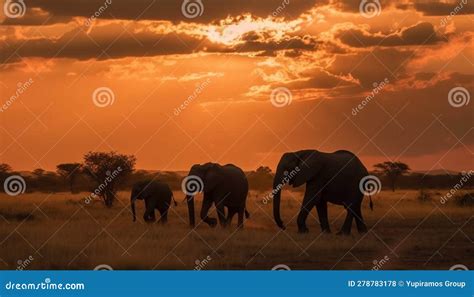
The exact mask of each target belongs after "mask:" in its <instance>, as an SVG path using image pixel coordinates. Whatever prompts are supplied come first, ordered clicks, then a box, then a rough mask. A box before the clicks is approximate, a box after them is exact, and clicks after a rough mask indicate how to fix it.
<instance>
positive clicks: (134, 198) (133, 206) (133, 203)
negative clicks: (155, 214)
mask: <svg viewBox="0 0 474 297" xmlns="http://www.w3.org/2000/svg"><path fill="white" fill-rule="evenodd" d="M135 200H136V197H135V195H134V193H133V191H132V196H131V197H130V207H131V208H132V216H133V221H134V222H135V221H136V220H137V218H136V215H135Z"/></svg>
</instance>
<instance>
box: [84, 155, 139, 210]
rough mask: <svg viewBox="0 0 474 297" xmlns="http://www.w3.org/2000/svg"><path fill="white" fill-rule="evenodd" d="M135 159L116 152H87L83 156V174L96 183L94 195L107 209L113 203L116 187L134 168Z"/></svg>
mask: <svg viewBox="0 0 474 297" xmlns="http://www.w3.org/2000/svg"><path fill="white" fill-rule="evenodd" d="M135 162H136V158H135V157H134V156H132V155H122V154H117V153H116V152H89V153H87V154H85V155H84V165H83V168H84V170H83V171H84V173H86V174H87V175H89V176H90V177H91V178H92V179H93V180H94V181H95V182H96V183H97V186H96V188H95V189H94V194H95V195H97V196H99V197H101V198H102V199H103V201H104V203H105V205H106V206H107V207H111V206H112V204H113V202H114V201H115V194H116V193H117V185H118V184H119V183H120V182H121V181H123V179H125V178H126V177H127V176H128V175H129V174H130V173H131V172H133V170H134V167H135Z"/></svg>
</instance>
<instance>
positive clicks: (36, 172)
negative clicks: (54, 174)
mask: <svg viewBox="0 0 474 297" xmlns="http://www.w3.org/2000/svg"><path fill="white" fill-rule="evenodd" d="M32 173H33V175H34V176H35V177H36V178H40V177H42V176H43V175H44V174H45V173H46V170H44V169H41V168H36V169H35V170H33V172H32Z"/></svg>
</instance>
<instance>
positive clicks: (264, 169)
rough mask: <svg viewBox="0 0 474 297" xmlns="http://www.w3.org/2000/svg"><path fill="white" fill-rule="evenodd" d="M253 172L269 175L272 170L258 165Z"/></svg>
mask: <svg viewBox="0 0 474 297" xmlns="http://www.w3.org/2000/svg"><path fill="white" fill-rule="evenodd" d="M255 172H256V173H257V174H261V175H270V174H272V170H271V169H270V167H268V166H260V167H258V168H257V170H255Z"/></svg>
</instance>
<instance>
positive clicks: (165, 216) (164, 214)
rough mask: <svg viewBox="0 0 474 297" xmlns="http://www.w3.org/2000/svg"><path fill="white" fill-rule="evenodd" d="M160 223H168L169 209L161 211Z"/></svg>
mask: <svg viewBox="0 0 474 297" xmlns="http://www.w3.org/2000/svg"><path fill="white" fill-rule="evenodd" d="M160 215H161V216H160V223H162V224H166V223H167V222H168V208H167V209H161V210H160Z"/></svg>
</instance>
